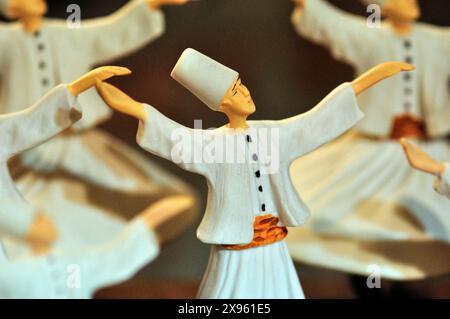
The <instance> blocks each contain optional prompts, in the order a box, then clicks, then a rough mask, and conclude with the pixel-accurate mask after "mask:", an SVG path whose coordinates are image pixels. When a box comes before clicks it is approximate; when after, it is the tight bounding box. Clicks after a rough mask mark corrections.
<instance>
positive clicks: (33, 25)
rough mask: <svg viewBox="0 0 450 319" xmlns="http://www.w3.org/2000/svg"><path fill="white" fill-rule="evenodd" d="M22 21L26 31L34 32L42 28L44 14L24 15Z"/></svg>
mask: <svg viewBox="0 0 450 319" xmlns="http://www.w3.org/2000/svg"><path fill="white" fill-rule="evenodd" d="M20 23H21V24H22V27H23V29H24V30H25V31H26V32H28V33H34V32H36V31H38V30H39V29H40V28H41V25H42V16H30V17H22V18H20Z"/></svg>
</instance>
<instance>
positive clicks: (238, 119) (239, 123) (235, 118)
mask: <svg viewBox="0 0 450 319" xmlns="http://www.w3.org/2000/svg"><path fill="white" fill-rule="evenodd" d="M227 116H228V125H227V127H228V128H232V129H240V130H246V129H248V124H247V116H246V115H245V116H244V115H236V114H227Z"/></svg>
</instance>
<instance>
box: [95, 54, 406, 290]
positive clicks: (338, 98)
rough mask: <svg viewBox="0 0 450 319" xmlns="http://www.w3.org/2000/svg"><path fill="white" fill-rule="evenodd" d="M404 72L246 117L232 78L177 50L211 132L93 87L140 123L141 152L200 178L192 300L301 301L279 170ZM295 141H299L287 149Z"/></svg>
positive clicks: (287, 187)
mask: <svg viewBox="0 0 450 319" xmlns="http://www.w3.org/2000/svg"><path fill="white" fill-rule="evenodd" d="M411 69H412V67H411V66H410V65H407V64H404V63H387V64H384V65H381V66H378V67H376V68H374V69H373V70H371V71H370V72H368V73H367V74H365V75H363V76H361V77H360V78H359V79H357V80H355V81H354V82H353V83H351V84H350V83H346V84H343V85H341V86H339V87H338V88H337V89H336V90H334V91H333V92H332V93H331V94H330V95H329V96H327V97H326V98H325V99H324V100H323V101H322V102H321V103H320V104H319V105H318V106H316V107H315V108H314V109H313V110H312V111H310V112H308V113H305V114H301V115H299V116H296V117H293V118H289V119H285V120H282V121H247V118H248V116H250V115H251V114H253V113H254V112H255V110H256V107H255V104H254V102H253V100H252V98H251V96H250V92H249V90H248V89H247V88H246V87H245V86H244V85H243V84H242V82H241V79H240V77H239V74H238V73H237V72H236V71H234V70H231V69H229V68H228V67H226V66H224V65H222V64H220V63H218V62H216V61H214V60H212V59H211V58H209V57H207V56H205V55H203V54H201V53H199V52H197V51H195V50H193V49H187V50H185V52H184V53H183V54H182V55H181V57H180V59H179V61H178V63H177V64H176V66H175V68H174V69H173V71H172V74H171V75H172V77H173V78H174V79H175V80H176V81H178V82H179V83H180V84H182V85H183V86H184V87H185V88H186V89H188V90H189V91H191V92H192V93H193V94H194V95H196V96H197V97H198V98H199V99H200V100H201V101H202V102H203V103H205V104H206V105H207V106H208V107H210V108H211V109H212V110H214V111H220V112H222V113H224V114H225V115H226V116H227V118H228V120H229V123H228V124H227V125H225V126H223V127H221V128H218V129H214V130H201V129H190V128H186V127H183V126H181V125H180V124H178V123H176V122H174V121H172V120H170V119H168V118H166V117H165V116H164V115H162V114H161V113H160V112H158V111H157V110H156V109H155V108H153V107H152V106H150V105H147V104H141V103H139V102H136V101H134V100H133V99H131V98H130V97H128V96H127V95H125V93H123V92H121V91H120V90H118V89H117V88H115V87H114V86H111V85H109V84H106V83H104V82H102V83H98V85H97V89H98V91H99V93H100V94H101V95H102V97H103V99H104V100H105V102H106V103H107V104H108V105H109V106H110V107H112V108H113V109H115V110H117V111H119V112H123V113H126V114H129V115H131V116H133V117H136V118H138V119H139V120H140V127H139V130H138V133H137V140H138V143H139V145H140V146H141V147H142V148H144V149H145V150H147V151H148V152H151V153H154V154H156V155H158V156H161V157H163V158H166V159H168V160H171V161H173V162H175V163H177V164H178V165H179V166H181V167H182V168H184V169H186V170H188V171H191V172H194V173H198V174H201V175H203V176H205V177H206V179H207V181H208V188H209V195H208V205H207V209H206V212H205V215H204V218H203V220H202V222H201V225H200V227H199V228H198V231H197V236H198V238H199V239H200V240H201V241H202V242H204V243H207V244H211V245H212V251H211V256H210V260H209V265H208V268H207V271H206V274H205V276H204V278H203V282H202V284H201V287H200V291H199V293H198V297H199V298H304V295H303V291H302V288H301V286H300V283H299V280H298V277H297V274H296V271H295V268H294V265H293V263H292V260H291V257H290V256H289V253H288V251H287V248H286V245H285V242H284V239H285V238H286V236H287V229H286V227H296V226H300V225H302V224H304V223H305V222H306V220H307V218H308V216H309V210H308V208H307V206H306V205H305V204H304V202H303V201H302V200H301V198H300V197H299V196H298V195H297V193H296V192H295V189H294V188H293V185H292V183H291V180H290V178H289V174H288V168H289V166H290V164H291V162H292V161H293V160H294V159H295V158H298V157H300V156H303V155H305V154H307V153H309V152H312V151H313V150H314V149H316V148H318V147H320V146H321V145H322V144H324V143H327V142H328V141H330V140H332V139H334V138H336V137H337V136H339V135H340V134H342V133H343V132H345V131H346V130H348V129H349V128H350V127H351V126H353V125H354V124H355V123H356V122H357V121H358V120H360V119H361V118H362V116H363V115H362V113H361V111H360V110H359V108H358V105H357V103H356V98H355V96H356V95H357V94H359V93H360V92H362V91H365V90H366V89H367V88H368V87H370V86H372V85H374V84H375V83H377V82H378V81H380V80H382V79H384V78H386V77H389V76H392V75H394V74H396V73H398V72H400V71H401V70H411ZM297 139H298V140H299V144H296V143H292V141H293V140H297Z"/></svg>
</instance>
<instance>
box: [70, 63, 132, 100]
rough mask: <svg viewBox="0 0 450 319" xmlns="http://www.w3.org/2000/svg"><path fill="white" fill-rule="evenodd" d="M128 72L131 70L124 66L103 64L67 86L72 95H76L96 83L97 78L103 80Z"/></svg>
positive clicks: (127, 73)
mask: <svg viewBox="0 0 450 319" xmlns="http://www.w3.org/2000/svg"><path fill="white" fill-rule="evenodd" d="M129 74H131V71H130V70H129V69H127V68H124V67H120V66H103V67H99V68H96V69H94V70H92V71H90V72H88V73H86V74H85V75H83V76H82V77H81V78H79V79H77V80H75V81H74V82H72V83H71V84H69V85H68V86H67V88H68V89H69V91H70V93H71V94H72V95H74V96H77V95H79V94H81V93H83V92H84V91H86V90H88V89H90V88H91V87H93V86H94V85H96V83H97V80H101V81H104V80H107V79H109V78H112V77H113V76H124V75H129Z"/></svg>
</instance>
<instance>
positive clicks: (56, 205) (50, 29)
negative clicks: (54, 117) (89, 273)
mask: <svg viewBox="0 0 450 319" xmlns="http://www.w3.org/2000/svg"><path fill="white" fill-rule="evenodd" d="M185 2H187V0H133V1H129V3H128V4H126V5H125V6H124V7H123V8H121V9H120V10H118V11H117V12H116V13H114V14H112V15H110V16H108V17H104V18H96V19H91V20H86V21H82V22H81V25H80V26H79V27H71V26H70V25H68V23H67V22H66V21H65V20H53V19H45V18H43V16H44V14H45V13H46V11H47V5H46V1H45V0H33V1H29V0H0V9H1V10H2V11H3V13H5V15H6V16H7V17H9V18H11V19H17V20H18V21H17V22H14V23H7V24H4V23H3V24H1V25H0V48H1V52H2V54H1V57H0V64H1V65H2V67H0V77H1V88H0V96H1V99H0V113H10V112H17V111H20V110H22V108H23V107H24V106H26V105H31V104H32V103H33V102H34V101H35V100H37V99H38V98H39V97H41V96H43V95H44V94H46V93H47V92H48V91H49V90H50V89H51V88H52V87H53V86H55V85H56V83H61V82H62V83H64V82H67V81H69V80H71V79H73V78H76V77H77V76H80V75H82V74H83V73H85V72H87V71H89V70H90V69H91V68H92V67H93V66H94V65H98V64H102V63H103V62H105V61H110V60H113V59H118V58H121V57H123V56H124V55H126V54H130V53H132V52H135V51H137V50H138V49H140V48H142V47H143V46H144V45H146V44H148V43H149V42H151V41H153V40H155V39H156V38H157V37H159V36H160V35H161V34H162V33H163V31H164V16H163V13H162V12H161V11H160V10H158V7H159V6H161V5H166V4H182V3H185ZM79 103H80V105H82V106H83V107H84V110H85V111H84V112H83V117H82V118H81V119H80V121H78V122H77V123H76V124H75V125H74V126H73V127H71V128H70V129H67V130H66V131H64V132H63V134H60V135H59V136H57V137H55V138H53V139H52V140H51V141H49V142H47V143H45V144H43V145H41V146H39V147H37V148H33V149H31V150H29V151H27V152H25V153H23V154H20V156H19V157H18V158H16V159H14V160H13V161H12V163H11V174H12V175H13V178H14V179H15V181H16V183H17V187H18V188H19V189H20V191H21V193H22V194H23V195H24V196H25V198H26V199H27V200H29V201H30V202H32V204H33V206H35V207H39V208H41V209H42V210H44V211H45V213H46V214H47V218H48V219H49V220H51V221H52V222H53V223H54V224H55V227H56V228H57V230H58V233H59V237H58V240H57V241H56V242H55V247H64V248H74V247H83V246H90V245H92V244H95V243H101V242H104V241H105V240H107V239H109V238H111V236H112V235H113V234H115V233H117V232H118V231H120V230H121V229H122V227H123V225H124V221H123V218H124V217H125V218H129V217H130V216H134V215H136V214H137V213H139V212H141V211H144V210H145V209H146V208H147V207H148V206H149V205H150V204H151V203H153V202H155V201H158V200H160V199H162V198H164V197H166V196H169V195H174V194H191V191H190V189H189V187H188V186H186V185H185V184H184V183H182V182H181V181H179V180H178V179H177V178H175V177H173V176H171V175H169V174H168V173H166V172H164V171H163V169H162V168H160V167H159V166H157V165H156V164H154V163H153V162H151V161H150V160H149V159H147V158H146V157H144V156H143V155H141V154H139V153H138V152H136V151H134V150H133V149H132V148H131V147H129V146H127V145H125V144H124V143H121V142H120V141H119V140H118V139H116V138H114V137H112V136H110V135H108V134H105V133H102V132H100V131H98V130H95V129H93V128H94V127H95V126H96V125H97V124H99V123H100V122H102V121H105V120H106V119H108V118H109V117H110V116H111V111H110V110H109V108H107V107H106V106H105V105H104V103H103V101H102V100H101V98H99V97H98V95H97V94H96V92H95V89H91V90H88V91H87V92H85V93H84V94H82V95H81V96H80V97H79ZM94 194H95V195H94ZM193 211H194V210H192V211H190V212H191V213H192V212H193ZM192 218H193V216H192V214H191V215H186V216H185V218H184V219H183V222H184V223H189V222H190V221H192ZM1 222H2V221H1V220H0V226H1ZM17 222H19V221H17ZM21 227H24V226H23V225H22V226H21Z"/></svg>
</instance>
